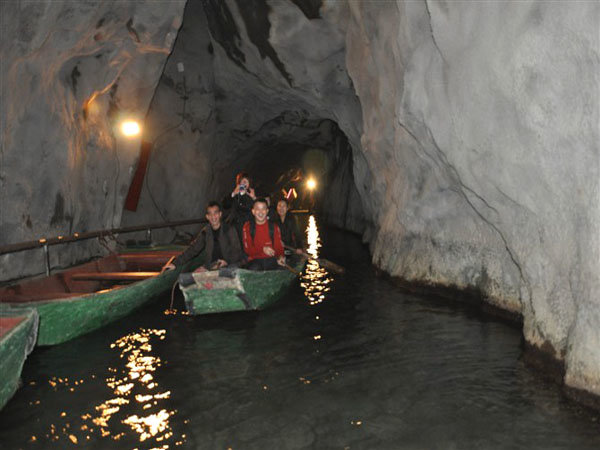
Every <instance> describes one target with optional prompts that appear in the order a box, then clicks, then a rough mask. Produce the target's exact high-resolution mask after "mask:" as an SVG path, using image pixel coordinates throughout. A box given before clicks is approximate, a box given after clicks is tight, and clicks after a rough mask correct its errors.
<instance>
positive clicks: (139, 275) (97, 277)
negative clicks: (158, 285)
mask: <svg viewBox="0 0 600 450" xmlns="http://www.w3.org/2000/svg"><path fill="white" fill-rule="evenodd" d="M157 275H160V272H78V273H74V274H73V275H71V279H72V280H73V281H82V280H86V281H90V280H91V281H139V280H145V279H147V278H152V277H155V276H157Z"/></svg>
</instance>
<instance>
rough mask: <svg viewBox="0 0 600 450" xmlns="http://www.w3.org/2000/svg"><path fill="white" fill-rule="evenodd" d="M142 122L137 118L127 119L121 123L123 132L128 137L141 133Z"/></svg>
mask: <svg viewBox="0 0 600 450" xmlns="http://www.w3.org/2000/svg"><path fill="white" fill-rule="evenodd" d="M140 131H141V128H140V124H139V123H137V122H136V121H135V120H125V121H123V123H121V133H123V134H124V135H125V136H127V137H133V136H137V135H138V134H140Z"/></svg>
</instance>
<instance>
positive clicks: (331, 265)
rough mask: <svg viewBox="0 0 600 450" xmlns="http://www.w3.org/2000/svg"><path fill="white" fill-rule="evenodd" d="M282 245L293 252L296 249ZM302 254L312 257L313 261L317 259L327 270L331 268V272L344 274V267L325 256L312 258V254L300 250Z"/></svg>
mask: <svg viewBox="0 0 600 450" xmlns="http://www.w3.org/2000/svg"><path fill="white" fill-rule="evenodd" d="M284 247H285V248H286V249H288V250H291V251H293V252H295V251H296V249H295V248H293V247H290V246H288V245H284ZM302 255H304V257H306V258H309V259H314V260H315V261H317V262H318V263H319V264H320V265H321V266H323V267H325V268H326V269H327V270H331V271H332V272H333V273H337V274H340V275H341V274H344V273H345V272H346V269H344V268H343V267H342V266H340V265H339V264H336V263H334V262H332V261H329V260H328V259H325V258H314V257H313V256H311V255H310V254H308V253H306V252H305V251H304V250H302Z"/></svg>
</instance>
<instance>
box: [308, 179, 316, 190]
mask: <svg viewBox="0 0 600 450" xmlns="http://www.w3.org/2000/svg"><path fill="white" fill-rule="evenodd" d="M306 187H307V188H308V189H309V190H311V191H312V190H314V189H315V188H316V187H317V181H316V180H315V179H314V178H313V177H310V178H309V179H308V180H306Z"/></svg>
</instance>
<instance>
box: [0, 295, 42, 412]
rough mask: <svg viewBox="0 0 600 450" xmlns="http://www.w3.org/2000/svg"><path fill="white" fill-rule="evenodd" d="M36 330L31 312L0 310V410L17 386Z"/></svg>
mask: <svg viewBox="0 0 600 450" xmlns="http://www.w3.org/2000/svg"><path fill="white" fill-rule="evenodd" d="M37 330H38V314H37V311H36V310H35V309H31V308H23V309H19V310H16V311H15V310H13V309H12V308H8V307H6V306H2V307H1V308H0V409H2V408H3V407H4V405H5V404H6V403H7V402H8V401H9V400H10V398H11V397H12V396H13V395H14V393H15V392H16V390H17V388H18V387H19V380H20V377H21V371H22V370H23V363H25V358H27V355H28V354H29V353H31V350H33V347H34V346H35V340H36V337H37Z"/></svg>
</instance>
